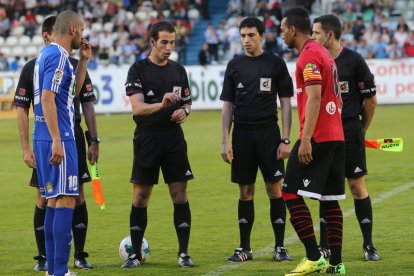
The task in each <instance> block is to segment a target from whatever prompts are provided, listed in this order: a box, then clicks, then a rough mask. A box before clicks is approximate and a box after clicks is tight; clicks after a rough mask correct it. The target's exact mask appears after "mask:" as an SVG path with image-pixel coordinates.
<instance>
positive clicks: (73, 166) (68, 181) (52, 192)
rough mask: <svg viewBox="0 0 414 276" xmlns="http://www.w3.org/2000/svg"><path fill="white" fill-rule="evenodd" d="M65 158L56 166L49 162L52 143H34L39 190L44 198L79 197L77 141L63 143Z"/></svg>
mask: <svg viewBox="0 0 414 276" xmlns="http://www.w3.org/2000/svg"><path fill="white" fill-rule="evenodd" d="M62 147H63V152H64V157H63V160H62V162H61V163H60V164H59V165H57V166H55V165H51V164H50V162H49V160H50V158H51V156H52V141H34V142H33V148H34V155H35V159H36V166H37V177H38V180H39V189H40V193H41V195H42V196H43V197H46V198H47V199H49V198H55V197H57V196H59V195H69V196H78V195H79V179H78V153H77V150H76V142H75V140H69V141H62Z"/></svg>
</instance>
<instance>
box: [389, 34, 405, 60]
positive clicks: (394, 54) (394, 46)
mask: <svg viewBox="0 0 414 276" xmlns="http://www.w3.org/2000/svg"><path fill="white" fill-rule="evenodd" d="M386 51H387V56H388V58H390V59H400V58H402V57H403V56H404V50H403V48H402V46H400V45H399V44H398V42H397V41H396V40H395V39H392V40H391V42H390V44H389V45H388V47H387V49H386Z"/></svg>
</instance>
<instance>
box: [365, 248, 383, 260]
mask: <svg viewBox="0 0 414 276" xmlns="http://www.w3.org/2000/svg"><path fill="white" fill-rule="evenodd" d="M362 250H363V251H364V257H365V261H378V260H379V259H380V257H379V256H378V254H377V249H375V247H374V246H372V245H367V246H364V247H363V248H362Z"/></svg>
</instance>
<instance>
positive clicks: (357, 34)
mask: <svg viewBox="0 0 414 276" xmlns="http://www.w3.org/2000/svg"><path fill="white" fill-rule="evenodd" d="M364 33H365V25H364V21H363V19H362V16H360V15H359V16H357V20H356V22H355V24H354V26H353V27H352V34H353V35H354V39H355V40H356V41H359V39H360V38H361V36H363V35H364Z"/></svg>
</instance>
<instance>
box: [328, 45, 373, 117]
mask: <svg viewBox="0 0 414 276" xmlns="http://www.w3.org/2000/svg"><path fill="white" fill-rule="evenodd" d="M335 62H336V67H337V68H338V81H339V88H340V91H341V96H342V101H343V110H342V120H344V119H352V118H358V117H359V116H360V115H362V114H363V101H364V98H369V97H372V96H374V95H375V94H376V92H377V90H376V87H375V82H374V75H373V74H372V73H371V71H370V70H369V67H368V65H367V63H366V62H365V60H364V59H363V57H362V56H361V55H360V54H359V53H357V52H355V51H352V50H350V49H348V48H345V47H344V48H343V50H342V52H341V53H340V54H339V56H338V57H337V58H336V59H335Z"/></svg>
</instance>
